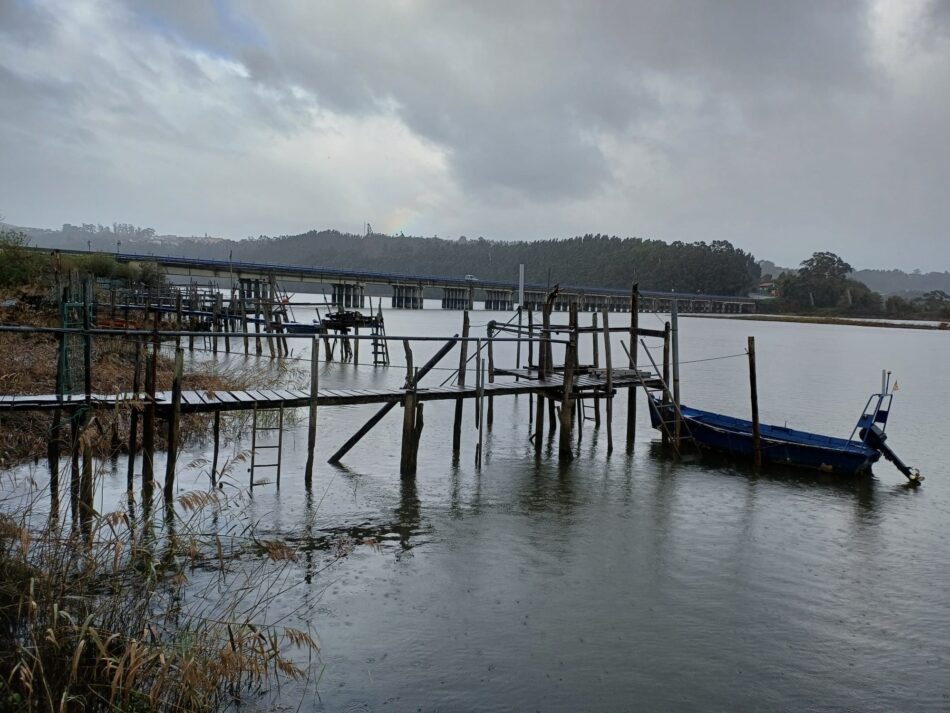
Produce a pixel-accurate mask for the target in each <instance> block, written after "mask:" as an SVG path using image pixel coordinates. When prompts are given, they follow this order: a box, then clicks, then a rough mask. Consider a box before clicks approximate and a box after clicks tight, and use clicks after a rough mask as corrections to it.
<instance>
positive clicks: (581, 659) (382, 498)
mask: <svg viewBox="0 0 950 713" xmlns="http://www.w3.org/2000/svg"><path fill="white" fill-rule="evenodd" d="M427 307H434V309H427V310H426V311H425V312H423V313H419V312H408V311H388V312H387V313H386V326H387V331H388V333H389V334H391V335H402V334H430V335H451V334H453V333H456V332H458V331H460V325H461V313H459V312H446V311H442V310H439V309H437V305H435V304H432V303H430V304H428V305H427ZM509 316H510V315H509V314H500V313H498V314H493V313H489V312H473V313H472V321H473V324H474V325H477V326H474V327H473V334H476V335H480V334H484V325H485V324H486V323H487V322H488V320H489V319H492V318H495V319H498V320H505V319H507V318H508V317H509ZM555 317H556V319H559V320H566V316H565V315H555ZM610 317H611V323H612V324H613V325H614V326H616V325H624V324H628V320H629V315H621V314H611V315H610ZM297 318H298V319H300V320H301V321H306V320H309V318H310V317H309V315H308V313H307V310H305V309H303V308H298V309H297ZM589 318H590V317H589V315H582V320H589ZM662 319H665V317H662V318H661V317H656V316H655V315H642V316H641V325H642V326H645V327H656V328H662V327H661V322H662ZM680 331H681V359H682V361H683V362H684V365H683V370H682V391H683V401H684V403H687V404H689V405H695V406H697V407H700V408H708V409H712V410H717V411H721V412H725V413H729V414H735V415H743V416H744V415H746V414H747V413H748V410H749V406H748V377H747V362H746V360H745V358H744V356H739V357H735V358H726V359H721V360H715V361H697V360H702V359H709V358H710V357H719V356H727V355H737V354H742V352H743V350H744V348H745V344H746V336H747V335H749V334H752V335H755V337H756V347H757V352H758V367H759V374H758V377H759V399H760V410H761V416H762V420H763V422H767V423H769V422H770V423H779V424H782V423H788V425H789V426H793V427H800V428H805V429H808V430H814V431H818V432H823V433H828V434H834V435H841V436H845V437H847V436H848V435H849V434H850V432H851V429H852V427H853V424H854V421H855V419H856V417H857V415H858V412H859V411H860V409H861V407H862V406H863V405H864V401H865V399H866V398H867V396H868V395H869V394H870V393H871V392H872V391H875V390H877V389H878V388H879V385H880V372H881V369H882V368H887V369H890V370H892V371H893V373H894V377H895V378H896V380H897V382H898V384H899V390H898V391H897V397H896V400H895V409H894V411H893V415H892V420H891V423H890V425H889V428H888V432H889V434H890V441H889V443H890V444H891V445H892V446H893V447H894V449H895V450H896V451H897V452H898V453H899V454H901V455H902V456H903V457H904V458H905V460H907V461H908V462H910V463H911V464H913V465H916V466H917V467H919V468H920V470H921V471H922V472H923V473H924V475H925V476H926V477H927V480H926V482H925V483H924V485H923V487H921V488H919V489H917V490H911V489H907V488H906V487H904V485H903V481H904V478H903V476H902V475H900V473H898V472H897V470H895V469H894V468H893V467H892V466H891V465H890V464H888V463H886V462H882V463H880V464H878V465H877V466H876V468H875V474H874V476H873V477H872V478H869V479H865V480H861V481H838V480H836V479H834V478H831V477H825V476H812V475H807V474H802V473H797V472H794V471H793V472H785V471H783V472H776V473H769V474H765V475H757V474H755V473H754V472H752V471H751V469H749V468H747V467H744V466H739V465H733V464H730V463H724V462H722V461H718V460H713V459H704V460H702V461H700V460H696V459H688V460H685V461H679V462H678V461H677V460H675V459H674V458H673V457H671V456H670V455H669V454H667V453H665V452H664V451H663V450H662V449H661V448H660V447H659V445H658V434H656V432H654V431H652V430H651V429H650V428H649V424H648V419H647V414H646V409H645V407H644V405H643V403H642V401H641V405H640V409H639V422H638V431H637V442H636V446H635V449H634V451H633V452H632V453H629V454H628V453H627V452H626V449H625V448H624V433H625V417H626V406H625V404H626V401H625V399H626V397H625V396H622V397H620V398H618V399H617V406H616V408H615V411H616V421H615V424H614V434H615V441H616V449H615V451H614V453H613V454H612V455H610V456H608V455H607V449H606V433H605V431H604V428H603V427H602V428H601V429H600V431H599V432H598V431H595V430H594V428H593V422H587V423H585V424H584V432H583V437H582V441H581V442H580V444H579V446H578V448H577V458H576V460H575V461H574V462H573V463H571V464H570V465H568V466H560V465H559V464H558V462H557V456H556V451H557V442H556V439H555V440H554V441H553V442H552V443H551V445H550V446H549V447H548V448H547V449H546V452H545V454H544V456H543V457H542V458H541V459H540V460H539V461H536V460H535V458H534V454H533V447H532V446H531V444H530V443H529V442H528V436H529V434H530V431H529V427H528V399H527V398H526V397H519V398H518V399H514V398H511V397H506V398H499V399H496V402H495V421H494V427H493V429H492V430H491V431H490V432H486V434H485V459H484V465H483V467H482V469H481V470H480V471H479V470H477V469H476V468H475V467H474V448H475V443H476V441H477V434H476V431H475V428H474V419H473V409H472V408H471V406H470V405H469V406H467V407H466V412H465V417H466V422H465V428H464V431H463V441H464V442H463V449H462V454H461V458H460V460H459V463H458V464H457V465H453V463H452V457H451V423H452V413H453V409H454V406H453V405H452V404H451V403H448V402H439V403H432V404H427V405H426V418H425V424H426V425H425V430H424V432H423V436H422V445H421V448H420V453H419V472H418V477H417V480H416V482H415V484H407V483H403V482H400V478H399V475H398V468H399V438H400V432H401V426H402V419H401V411H400V410H398V409H397V410H395V411H393V412H392V413H391V414H390V415H389V416H388V417H387V418H386V419H385V420H384V421H383V422H382V423H381V424H380V425H379V426H378V427H377V428H376V429H375V430H374V431H373V432H372V433H370V435H369V436H368V437H367V438H366V439H365V440H364V441H363V442H362V443H361V444H360V445H359V446H357V447H356V449H354V450H353V451H352V452H351V453H350V454H349V455H348V456H347V458H346V459H345V460H344V467H333V466H330V465H328V464H326V463H325V460H326V457H328V456H329V454H330V453H331V452H332V451H333V450H335V449H336V447H338V446H339V445H340V444H341V443H342V442H343V441H344V440H346V438H347V437H348V436H349V435H350V434H351V433H352V432H353V431H354V430H355V429H356V428H357V427H358V426H359V425H360V424H362V423H363V421H365V419H366V418H368V416H369V415H370V414H372V413H373V412H374V411H375V410H376V408H377V407H376V406H360V407H347V408H339V407H334V408H329V407H328V408H322V409H321V411H320V416H319V427H318V458H317V462H318V465H317V468H316V471H315V478H314V492H313V494H312V495H311V496H309V497H308V496H305V493H304V487H303V463H304V461H305V458H306V424H305V419H302V422H301V423H300V425H299V426H298V427H297V428H296V430H294V431H293V433H292V434H290V435H288V436H287V438H286V439H285V452H284V458H285V461H284V471H283V476H282V488H281V490H280V492H277V490H276V489H275V488H274V487H273V486H265V487H261V488H257V489H256V490H255V492H254V496H253V499H252V500H251V505H250V507H251V508H252V513H251V514H252V515H253V517H254V518H256V519H257V520H258V521H259V522H260V523H261V528H262V530H263V531H264V532H266V533H270V534H273V535H280V536H283V537H286V538H289V539H290V540H291V541H292V542H294V543H295V544H296V545H297V546H298V547H300V549H301V550H302V551H305V552H310V553H317V554H325V553H324V552H323V548H324V547H325V546H326V543H327V541H328V540H329V541H332V540H333V538H334V537H336V536H337V535H349V536H351V537H353V538H355V539H356V541H357V542H359V541H361V540H363V539H365V538H373V539H375V540H376V541H377V542H378V545H376V546H369V545H361V544H357V545H356V547H355V548H354V549H353V551H352V553H351V554H350V555H349V556H348V557H346V558H345V559H343V560H342V561H340V562H338V563H336V564H334V565H332V566H330V567H329V568H328V569H326V570H323V571H321V572H320V573H318V574H314V575H313V576H310V574H311V573H309V572H308V568H309V567H311V566H314V565H313V560H312V559H311V558H310V557H309V556H308V557H307V558H302V559H301V560H300V561H299V562H298V563H294V564H293V565H292V568H293V569H292V572H291V582H292V584H293V587H292V588H291V589H290V590H289V591H288V592H287V593H286V594H284V595H282V596H281V597H280V599H279V600H278V601H277V602H276V604H275V605H274V606H273V607H272V608H271V610H270V612H269V616H270V617H271V618H273V619H277V618H280V617H284V616H286V617H288V618H287V620H286V621H285V623H288V624H294V623H296V624H300V625H309V626H310V627H312V629H313V631H314V632H315V633H316V635H317V638H318V640H319V643H320V646H321V652H320V662H319V663H318V664H317V669H318V670H320V669H322V676H321V678H320V682H319V686H318V687H317V691H316V692H314V691H313V690H312V687H311V689H309V690H308V691H306V692H304V693H303V696H304V701H303V707H302V710H305V711H387V710H388V711H535V710H538V711H628V710H675V711H732V710H758V711H784V710H854V711H895V710H900V711H934V710H948V709H950V468H948V467H947V463H948V458H947V456H948V442H950V421H948V418H947V415H946V413H947V405H948V404H950V369H948V368H947V365H948V363H950V342H948V335H947V334H946V333H941V332H927V331H911V330H907V331H904V330H893V329H874V328H865V327H839V326H823V325H808V324H780V323H765V322H740V321H733V320H721V319H702V318H685V317H684V318H682V319H681V324H680ZM437 346H438V344H434V343H430V344H427V345H419V346H417V347H416V349H415V363H416V365H419V364H421V363H423V362H424V361H425V359H426V358H427V356H428V355H429V354H431V353H433V352H434V351H435V349H436V348H437ZM303 347H304V343H303V342H299V343H298V344H297V346H296V348H295V352H296V354H297V355H298V356H301V357H306V350H305V349H303ZM393 347H394V348H393V349H392V354H393V360H394V363H395V364H397V365H398V364H401V363H403V356H402V348H401V346H398V345H396V344H394V345H393ZM582 347H583V348H584V349H585V350H587V351H588V352H589V350H590V345H589V342H588V343H587V344H583V345H582ZM368 352H369V347H368V344H366V343H364V346H363V348H362V355H361V357H362V359H364V360H365V359H366V358H367V356H368ZM622 353H623V352H622V349H621V346H620V336H619V335H616V339H615V341H614V343H613V354H614V360H615V363H616V362H617V361H618V359H619V356H618V355H622ZM657 354H659V352H657ZM601 358H603V357H601ZM231 359H234V360H236V361H238V362H241V361H243V360H244V357H243V356H237V357H231ZM457 359H458V357H457V353H456V352H453V353H452V354H451V355H450V356H449V357H448V358H447V359H446V360H445V362H444V363H443V364H442V366H445V367H448V366H451V365H453V364H457ZM583 359H584V355H583V354H582V360H583ZM496 361H497V363H500V364H512V363H513V361H514V358H513V349H511V348H508V349H506V348H499V349H498V353H496ZM686 362H690V363H686ZM300 365H301V366H303V367H306V363H305V362H302V363H301V364H300ZM447 375H448V372H443V371H436V372H433V374H431V375H430V376H429V377H428V378H427V379H426V381H427V382H430V383H438V382H439V381H441V380H442V379H444V378H445V377H446V376H447ZM403 376H404V370H403V369H401V368H398V367H397V368H392V369H377V368H373V367H372V366H358V367H354V366H352V365H340V364H330V365H326V366H325V367H323V369H322V371H321V386H322V387H325V388H333V386H342V385H353V388H371V387H373V386H379V385H383V384H399V383H401V381H402V379H403ZM639 398H640V399H642V398H643V397H642V395H640V396H639ZM244 447H247V446H246V444H245V445H244ZM232 448H233V449H237V448H240V446H239V445H233V446H229V449H232ZM552 449H553V450H552ZM202 452H203V453H204V454H206V455H207V454H208V453H209V452H210V447H208V448H205V449H203V450H202ZM229 452H230V451H229ZM199 454H200V453H196V454H195V455H199ZM182 460H183V461H184V460H188V459H187V458H184V459H182ZM244 467H246V466H244ZM159 472H160V470H159ZM122 473H124V467H122V466H120V467H119V469H118V474H117V475H115V476H114V477H113V478H112V479H110V482H112V483H113V484H114V489H115V491H116V492H118V491H119V490H120V489H121V487H122V482H123V480H124V476H123V475H121V474H122ZM237 478H238V479H239V480H240V481H241V482H243V481H244V479H245V478H246V474H243V473H242V474H239V475H238V476H237ZM196 482H197V483H202V484H203V483H205V482H206V475H204V474H201V473H198V472H197V470H196V471H195V472H194V473H191V474H186V475H185V476H183V477H182V478H181V481H180V488H181V489H182V490H185V489H189V488H191V487H193V486H194V484H195V483H196ZM117 500H118V498H117ZM311 522H312V524H308V523H311ZM318 559H319V557H318ZM297 695H298V692H296V691H294V690H292V689H291V690H285V691H284V693H283V694H282V702H286V703H287V704H288V705H292V706H295V705H296V702H297V699H296V698H295V696H297Z"/></svg>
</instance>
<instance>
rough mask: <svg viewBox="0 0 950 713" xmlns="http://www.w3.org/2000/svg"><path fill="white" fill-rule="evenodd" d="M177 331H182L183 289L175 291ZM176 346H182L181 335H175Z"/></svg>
mask: <svg viewBox="0 0 950 713" xmlns="http://www.w3.org/2000/svg"><path fill="white" fill-rule="evenodd" d="M175 331H177V332H180V331H181V290H177V291H176V292H175ZM175 346H176V347H180V346H181V335H180V334H176V335H175Z"/></svg>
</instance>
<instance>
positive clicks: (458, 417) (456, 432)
mask: <svg viewBox="0 0 950 713" xmlns="http://www.w3.org/2000/svg"><path fill="white" fill-rule="evenodd" d="M468 331H469V320H468V310H465V311H463V312H462V341H461V342H460V349H459V371H458V385H459V386H465V368H466V366H465V365H466V363H467V362H468ZM463 402H464V400H463V399H462V398H461V397H459V398H457V399H456V400H455V421H454V423H453V425H452V454H453V455H454V456H458V453H459V450H460V449H461V447H462V404H463Z"/></svg>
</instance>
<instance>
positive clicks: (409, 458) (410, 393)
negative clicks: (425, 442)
mask: <svg viewBox="0 0 950 713" xmlns="http://www.w3.org/2000/svg"><path fill="white" fill-rule="evenodd" d="M403 347H404V349H405V351H406V382H407V386H406V394H405V397H404V398H403V415H402V448H401V451H400V459H399V475H400V476H401V477H403V478H415V476H416V464H417V456H418V452H419V438H420V436H421V435H422V404H420V403H418V400H417V396H416V376H415V373H414V370H413V367H412V349H411V348H410V347H409V340H403Z"/></svg>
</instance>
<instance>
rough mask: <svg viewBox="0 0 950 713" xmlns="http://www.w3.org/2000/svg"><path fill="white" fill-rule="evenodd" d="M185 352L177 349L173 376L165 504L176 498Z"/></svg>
mask: <svg viewBox="0 0 950 713" xmlns="http://www.w3.org/2000/svg"><path fill="white" fill-rule="evenodd" d="M184 358H185V357H184V352H183V351H182V349H181V347H177V348H176V349H175V371H174V373H173V375H172V407H171V413H170V414H169V417H168V458H167V459H166V461H165V502H171V501H172V498H174V496H175V466H176V464H177V462H178V431H179V428H178V424H179V420H180V419H181V379H182V372H183V371H184Z"/></svg>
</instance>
